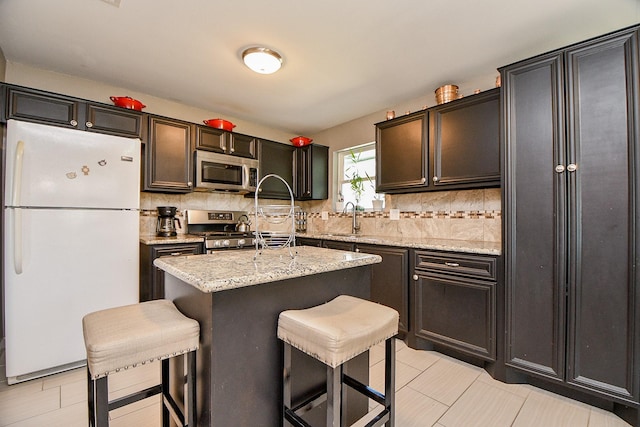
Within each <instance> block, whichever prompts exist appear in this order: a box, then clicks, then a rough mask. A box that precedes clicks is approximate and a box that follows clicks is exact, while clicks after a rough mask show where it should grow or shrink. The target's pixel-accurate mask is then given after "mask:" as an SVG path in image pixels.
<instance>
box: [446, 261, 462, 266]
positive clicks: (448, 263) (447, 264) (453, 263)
mask: <svg viewBox="0 0 640 427" xmlns="http://www.w3.org/2000/svg"><path fill="white" fill-rule="evenodd" d="M444 265H446V266H447V267H460V264H458V263H457V262H445V263H444Z"/></svg>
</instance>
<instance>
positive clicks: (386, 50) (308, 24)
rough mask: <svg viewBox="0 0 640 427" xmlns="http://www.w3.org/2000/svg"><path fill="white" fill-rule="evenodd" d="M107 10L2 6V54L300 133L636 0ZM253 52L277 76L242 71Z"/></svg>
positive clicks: (471, 73)
mask: <svg viewBox="0 0 640 427" xmlns="http://www.w3.org/2000/svg"><path fill="white" fill-rule="evenodd" d="M107 1H109V2H113V1H115V2H116V3H117V2H118V1H117V0H55V1H52V0H0V48H2V50H3V52H4V54H5V57H6V59H7V61H9V62H15V63H23V64H27V65H31V66H35V67H38V68H43V69H47V70H51V71H56V72H60V73H64V74H70V75H74V76H79V77H82V78H88V79H92V80H98V81H102V82H105V83H108V84H112V85H115V86H119V87H123V88H129V89H131V90H134V91H137V92H143V93H148V94H152V95H154V96H157V97H161V98H167V99H172V100H177V101H179V102H182V103H184V104H187V105H192V106H195V107H199V108H203V109H206V110H209V111H215V112H218V113H220V114H221V115H223V117H224V115H228V116H230V117H238V118H241V119H243V120H249V121H253V122H255V123H258V124H262V125H267V126H270V127H272V128H275V129H279V130H283V131H287V132H291V133H295V134H302V135H312V134H314V133H315V132H318V131H320V130H324V129H327V128H330V127H333V126H335V125H338V124H341V123H344V122H347V121H349V120H352V119H355V118H358V117H362V116H365V115H367V114H370V113H373V112H377V111H383V110H385V109H388V108H391V107H393V106H395V105H398V104H399V103H401V102H403V101H407V100H409V99H414V98H417V97H420V96H423V95H424V94H433V91H434V90H435V89H436V88H437V87H438V86H441V85H442V84H447V83H458V84H460V83H464V82H470V81H474V80H477V79H478V77H480V76H485V81H487V80H488V79H492V78H495V76H497V72H496V68H497V67H500V66H502V65H506V64H509V63H512V62H515V61H517V60H520V59H523V58H527V57H529V56H533V55H535V54H538V53H543V52H545V51H549V50H552V49H555V48H558V47H562V46H564V45H567V44H570V43H574V42H578V41H581V40H584V39H587V38H590V37H594V36H597V35H600V34H603V33H606V32H609V31H613V30H616V29H618V28H622V27H624V26H628V25H632V24H634V23H636V22H638V21H640V4H639V2H640V0H606V1H605V0H536V1H531V0H321V1H314V2H312V1H309V0H270V1H266V0H225V1H223V0H181V1H180V0H179V1H175V0H174V1H169V0H120V2H119V3H120V5H119V7H115V6H113V5H110V4H108V3H107ZM253 45H262V46H265V47H269V48H272V49H276V50H277V51H279V52H280V53H281V54H282V56H283V58H284V65H283V67H282V69H281V70H280V71H279V72H277V73H276V74H272V75H259V74H256V73H253V72H252V71H250V70H249V69H248V68H246V67H245V66H244V65H243V64H242V61H241V58H240V55H241V52H242V50H243V49H244V48H246V47H249V46H253ZM486 76H489V77H488V79H487V78H486ZM487 88H488V87H484V88H483V89H487ZM432 105H433V104H432Z"/></svg>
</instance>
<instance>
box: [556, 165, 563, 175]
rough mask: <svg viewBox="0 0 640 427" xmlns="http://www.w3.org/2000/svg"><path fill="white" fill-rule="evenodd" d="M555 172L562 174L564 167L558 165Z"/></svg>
mask: <svg viewBox="0 0 640 427" xmlns="http://www.w3.org/2000/svg"><path fill="white" fill-rule="evenodd" d="M556 172H558V173H562V172H564V165H558V166H556Z"/></svg>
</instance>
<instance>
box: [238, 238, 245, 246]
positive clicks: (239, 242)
mask: <svg viewBox="0 0 640 427" xmlns="http://www.w3.org/2000/svg"><path fill="white" fill-rule="evenodd" d="M245 243H247V242H246V241H245V240H244V239H238V246H242V245H244V244H245Z"/></svg>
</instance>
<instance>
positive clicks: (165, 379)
mask: <svg viewBox="0 0 640 427" xmlns="http://www.w3.org/2000/svg"><path fill="white" fill-rule="evenodd" d="M161 363H162V367H161V370H162V374H161V378H162V427H169V426H170V422H171V413H170V412H169V408H168V406H167V405H168V403H167V402H166V398H165V396H169V395H170V392H169V390H170V388H169V359H163V360H162V362H161Z"/></svg>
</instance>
